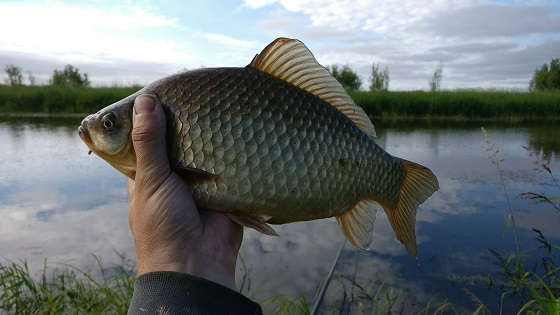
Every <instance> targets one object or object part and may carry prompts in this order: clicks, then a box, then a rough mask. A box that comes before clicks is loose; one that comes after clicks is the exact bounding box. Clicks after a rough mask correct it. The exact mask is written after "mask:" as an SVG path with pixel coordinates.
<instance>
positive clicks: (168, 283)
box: [128, 271, 262, 314]
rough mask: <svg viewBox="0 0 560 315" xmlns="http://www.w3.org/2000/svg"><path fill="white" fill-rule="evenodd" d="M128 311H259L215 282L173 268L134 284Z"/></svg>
mask: <svg viewBox="0 0 560 315" xmlns="http://www.w3.org/2000/svg"><path fill="white" fill-rule="evenodd" d="M128 314H262V310H261V307H260V306H259V304H257V303H255V302H253V301H251V300H249V299H248V298H246V297H245V296H243V295H242V294H240V293H238V292H236V291H233V290H231V289H229V288H226V287H224V286H222V285H219V284H217V283H215V282H212V281H209V280H206V279H202V278H199V277H195V276H191V275H188V274H185V273H179V272H172V271H158V272H150V273H146V274H143V275H141V276H140V277H138V279H136V282H135V283H134V294H133V296H132V301H130V306H129V307H128Z"/></svg>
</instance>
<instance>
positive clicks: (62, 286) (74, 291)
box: [0, 257, 134, 314]
mask: <svg viewBox="0 0 560 315" xmlns="http://www.w3.org/2000/svg"><path fill="white" fill-rule="evenodd" d="M96 261H97V262H98V265H99V269H100V272H101V275H100V276H99V277H97V278H96V277H94V276H92V275H91V273H88V272H85V271H82V270H80V269H77V268H76V267H72V266H63V267H62V268H57V269H54V270H52V271H51V270H50V269H49V270H48V269H47V263H46V262H45V264H44V268H43V272H42V274H41V277H40V279H37V277H35V276H33V275H32V274H31V272H30V270H29V268H28V265H27V263H26V262H22V263H9V264H0V313H4V312H6V313H10V314H126V312H127V310H128V304H129V302H130V299H131V298H132V292H133V291H134V275H133V272H132V268H130V266H131V265H130V264H129V263H125V264H124V266H126V267H125V268H123V269H122V270H121V273H119V274H116V275H108V274H106V272H105V269H104V268H103V266H102V265H101V262H100V260H99V259H98V258H97V257H96Z"/></svg>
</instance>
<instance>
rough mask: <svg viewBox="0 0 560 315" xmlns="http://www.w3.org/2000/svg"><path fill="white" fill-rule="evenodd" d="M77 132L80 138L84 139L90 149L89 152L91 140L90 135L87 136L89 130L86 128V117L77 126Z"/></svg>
mask: <svg viewBox="0 0 560 315" xmlns="http://www.w3.org/2000/svg"><path fill="white" fill-rule="evenodd" d="M78 134H79V135H80V138H81V139H82V141H84V142H85V144H86V145H87V146H88V148H89V149H90V150H89V152H88V154H91V147H92V145H93V142H92V141H91V137H90V136H89V131H88V128H87V121H86V119H84V120H83V121H82V124H81V125H80V127H78Z"/></svg>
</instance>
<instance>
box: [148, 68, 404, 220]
mask: <svg viewBox="0 0 560 315" xmlns="http://www.w3.org/2000/svg"><path fill="white" fill-rule="evenodd" d="M147 90H149V91H153V92H155V93H156V94H157V95H158V96H159V98H160V100H161V102H162V104H163V105H164V108H165V109H166V112H167V119H168V147H169V148H168V151H169V156H170V161H171V164H172V167H173V166H178V167H190V168H197V169H201V170H204V171H207V172H209V173H212V174H216V175H218V176H217V177H215V178H213V179H211V180H207V181H203V182H200V181H198V182H194V183H192V187H191V188H192V190H193V196H194V198H195V200H196V202H197V204H198V205H199V206H201V207H204V208H208V209H214V210H217V211H224V212H244V213H250V214H259V215H267V216H271V217H272V218H271V219H270V220H269V222H270V223H287V222H293V221H301V220H311V219H317V218H324V217H330V216H333V215H338V214H341V213H342V212H344V211H346V210H348V209H349V208H350V207H352V206H353V205H354V204H356V203H357V202H358V201H359V200H360V199H364V198H369V199H376V200H378V201H380V202H382V203H384V204H387V205H390V206H392V205H394V204H395V202H396V198H397V193H398V189H399V186H400V185H399V184H400V182H401V180H402V177H403V167H402V163H401V162H400V160H398V159H396V158H394V157H392V156H391V155H389V154H388V153H386V152H385V151H384V150H383V149H381V148H380V147H379V146H378V145H377V144H376V143H375V142H374V141H373V140H371V139H370V138H369V137H368V136H367V135H366V134H364V133H363V132H362V131H360V130H359V129H358V128H357V127H356V126H355V125H354V124H353V123H352V122H351V121H350V120H349V119H348V118H347V117H346V116H344V115H343V114H342V113H340V112H339V111H338V110H336V109H334V107H332V106H330V105H328V104H327V103H325V102H323V101H321V100H320V99H319V98H317V97H315V96H314V95H312V94H310V93H308V92H305V91H303V90H301V89H299V88H296V87H294V86H291V85H289V84H286V83H285V82H283V81H281V80H279V79H277V78H274V77H272V76H270V75H267V74H265V73H262V72H260V71H257V70H254V69H252V68H214V69H203V70H197V71H190V72H185V73H182V74H178V75H175V76H171V77H169V78H166V79H163V80H160V81H157V82H154V83H153V84H152V85H150V86H148V87H147Z"/></svg>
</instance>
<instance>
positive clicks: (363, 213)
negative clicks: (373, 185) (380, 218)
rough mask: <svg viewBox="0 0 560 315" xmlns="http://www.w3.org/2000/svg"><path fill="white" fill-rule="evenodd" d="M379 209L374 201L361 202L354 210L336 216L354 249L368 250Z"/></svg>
mask: <svg viewBox="0 0 560 315" xmlns="http://www.w3.org/2000/svg"><path fill="white" fill-rule="evenodd" d="M378 208H379V205H378V204H377V202H375V201H373V200H360V201H359V202H358V203H357V204H356V205H355V206H354V207H353V208H351V209H350V210H348V211H346V212H345V213H343V214H341V215H339V216H336V221H338V225H340V228H341V229H342V232H343V233H344V235H345V236H346V238H347V239H348V241H350V243H351V244H352V245H354V247H356V248H359V249H368V247H369V245H370V243H371V239H372V235H373V225H374V222H375V216H376V214H377V209H378Z"/></svg>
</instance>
